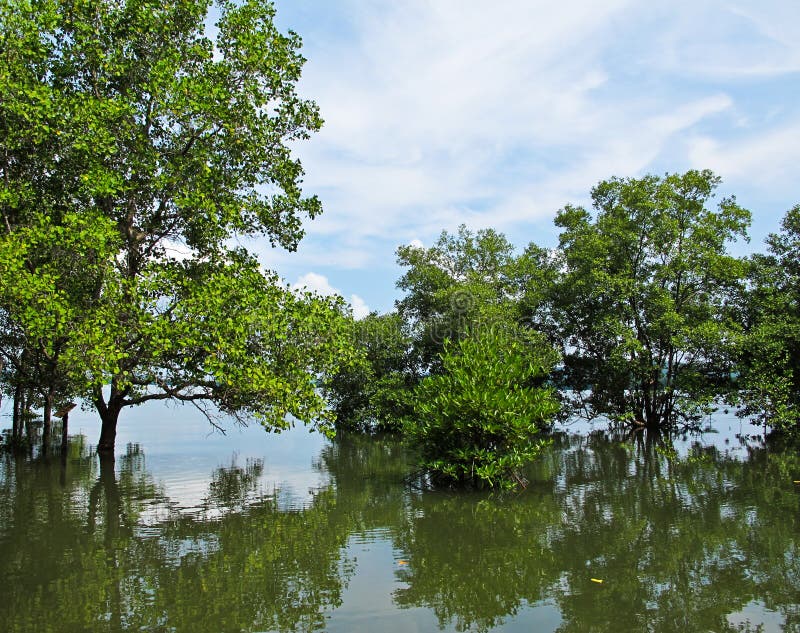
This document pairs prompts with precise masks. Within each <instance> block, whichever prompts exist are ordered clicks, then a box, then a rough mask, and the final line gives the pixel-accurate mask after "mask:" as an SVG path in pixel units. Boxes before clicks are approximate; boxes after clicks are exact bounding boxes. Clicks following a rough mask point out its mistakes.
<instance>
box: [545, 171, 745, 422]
mask: <svg viewBox="0 0 800 633" xmlns="http://www.w3.org/2000/svg"><path fill="white" fill-rule="evenodd" d="M718 185H719V179H718V178H717V177H715V176H714V175H713V174H712V173H711V172H709V171H702V172H698V171H689V172H687V173H685V174H682V175H679V174H667V175H666V176H664V177H663V178H659V177H656V176H646V177H644V178H641V179H617V178H613V179H611V180H607V181H603V182H601V183H599V184H598V185H597V186H596V187H595V188H594V189H593V190H592V200H593V203H594V207H595V209H596V215H595V216H594V217H593V216H592V215H591V214H590V213H589V212H588V211H586V210H584V209H582V208H576V207H571V206H568V207H566V208H564V209H562V210H561V211H560V212H559V214H558V216H557V218H556V224H557V225H558V226H559V227H561V229H562V233H561V235H560V238H559V242H560V257H561V258H562V260H561V262H560V267H561V270H562V271H563V274H562V275H561V277H560V280H559V283H558V284H556V286H555V288H554V292H553V296H552V310H553V318H554V319H555V322H556V323H557V324H558V328H559V333H560V338H561V341H562V344H563V346H564V351H565V358H566V366H565V369H566V384H567V385H568V386H569V387H570V388H572V389H573V390H574V391H573V394H574V395H575V396H577V398H578V399H579V400H581V402H580V403H579V404H580V405H581V406H583V407H585V409H586V410H588V412H589V415H591V416H594V415H598V414H604V415H607V416H610V417H612V418H615V419H630V418H634V419H636V420H640V421H642V422H643V423H645V424H648V425H651V426H661V425H669V424H673V423H675V422H676V420H677V419H679V418H684V419H694V418H696V416H698V415H700V414H702V413H704V412H706V411H707V410H708V407H709V406H710V405H711V404H712V402H713V400H714V398H715V396H716V395H717V394H718V393H719V392H720V389H721V388H722V385H723V384H724V383H725V381H726V380H727V378H728V377H729V375H730V371H731V366H730V363H729V362H728V360H729V357H730V355H729V353H728V348H729V346H730V344H731V341H732V340H733V337H734V336H735V335H736V333H737V326H736V323H735V322H734V320H733V319H732V315H731V313H730V311H729V310H728V309H727V302H728V300H729V298H730V297H731V296H732V294H733V292H734V290H736V289H737V286H738V285H739V284H740V283H741V280H742V278H743V276H744V272H745V266H744V262H742V261H741V260H738V259H736V258H734V257H732V256H730V255H729V254H728V253H727V250H726V248H727V243H728V242H729V241H731V240H734V239H736V238H737V237H746V229H747V226H748V224H749V219H750V214H749V212H747V211H746V210H744V209H742V208H741V207H739V206H738V205H737V204H736V203H735V200H734V199H733V198H724V199H722V200H721V201H720V203H719V205H718V206H717V208H716V209H710V208H708V206H707V204H708V202H709V200H710V199H711V197H712V195H713V193H714V190H715V189H716V187H717V186H718ZM587 393H589V397H588V399H585V400H584V399H583V396H584V395H586V394H587Z"/></svg>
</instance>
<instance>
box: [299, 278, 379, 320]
mask: <svg viewBox="0 0 800 633" xmlns="http://www.w3.org/2000/svg"><path fill="white" fill-rule="evenodd" d="M292 289H293V290H295V291H303V290H308V291H311V292H316V293H317V294H320V295H322V296H324V297H332V296H338V297H341V296H343V295H342V293H341V292H340V291H339V290H338V289H337V288H334V287H333V286H332V285H331V283H330V281H328V278H327V277H326V276H325V275H320V274H319V273H315V272H309V273H306V274H305V275H302V276H301V277H300V278H299V279H298V280H297V281H296V282H294V284H292ZM348 303H349V304H350V308H351V309H352V310H353V316H354V317H355V318H356V319H363V318H364V317H365V316H367V315H368V314H369V313H370V309H369V306H368V305H367V304H366V302H365V301H364V300H363V299H362V298H361V297H359V296H358V295H357V294H351V295H350V299H349V301H348Z"/></svg>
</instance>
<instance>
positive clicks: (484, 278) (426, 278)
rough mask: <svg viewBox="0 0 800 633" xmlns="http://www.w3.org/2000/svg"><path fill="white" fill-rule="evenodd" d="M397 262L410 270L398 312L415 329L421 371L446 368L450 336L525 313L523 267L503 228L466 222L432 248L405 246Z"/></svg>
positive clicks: (404, 277) (400, 282)
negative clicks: (444, 359)
mask: <svg viewBox="0 0 800 633" xmlns="http://www.w3.org/2000/svg"><path fill="white" fill-rule="evenodd" d="M397 261H398V263H399V264H400V265H401V266H403V267H404V268H405V269H406V270H405V272H404V273H403V275H402V277H400V279H399V280H398V282H397V287H398V288H399V289H400V290H403V291H404V292H405V293H406V294H405V296H404V297H403V298H402V299H401V300H400V301H398V302H397V311H398V314H399V315H400V316H401V318H402V319H403V320H404V322H405V323H407V324H408V325H409V327H410V328H411V332H412V336H413V339H414V350H415V353H416V361H417V365H418V371H419V372H420V374H421V375H424V374H426V373H427V372H429V371H433V372H438V371H440V370H441V354H442V352H443V350H444V343H445V341H447V340H458V339H460V338H462V337H463V336H464V335H465V334H466V332H467V330H468V329H469V328H470V327H471V326H472V325H474V324H476V323H484V324H485V323H491V322H493V321H499V322H502V323H504V324H505V323H509V322H512V321H518V320H520V319H521V318H522V313H521V312H520V311H519V306H518V298H519V296H520V295H521V290H522V288H523V287H524V286H525V284H520V280H524V279H525V277H524V276H520V274H519V273H520V271H521V270H523V268H522V267H521V266H520V263H519V261H520V258H518V257H516V256H515V255H514V247H513V245H512V244H511V243H510V242H509V241H508V239H507V238H506V237H505V235H503V234H502V233H498V232H497V231H494V230H493V229H482V230H479V231H477V232H473V231H470V230H469V229H468V228H467V227H466V226H464V225H462V226H460V227H459V229H458V231H457V233H455V234H451V233H448V232H447V231H443V232H442V234H441V235H440V236H439V239H438V240H437V241H436V242H435V243H434V244H433V245H432V246H430V247H428V248H420V247H417V246H401V247H400V248H398V250H397Z"/></svg>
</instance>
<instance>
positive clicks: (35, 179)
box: [0, 0, 352, 450]
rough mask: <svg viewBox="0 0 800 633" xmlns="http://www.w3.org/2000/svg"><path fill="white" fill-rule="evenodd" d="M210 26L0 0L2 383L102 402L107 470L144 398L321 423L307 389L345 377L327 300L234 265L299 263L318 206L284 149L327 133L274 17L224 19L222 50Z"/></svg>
mask: <svg viewBox="0 0 800 633" xmlns="http://www.w3.org/2000/svg"><path fill="white" fill-rule="evenodd" d="M211 10H212V3H211V2H208V1H201V2H197V1H195V0H177V1H175V2H170V3H166V4H165V3H163V2H155V1H153V0H124V1H122V2H116V1H111V0H99V1H97V2H94V1H93V2H86V1H84V0H78V1H72V0H21V1H16V0H14V1H13V2H12V1H9V0H0V33H2V35H0V38H2V40H1V42H0V51H2V53H1V54H2V57H3V64H2V65H0V90H2V94H3V99H2V101H0V137H1V138H0V141H1V142H2V150H3V157H2V159H0V216H1V217H0V219H1V220H2V223H0V230H2V232H3V233H2V236H1V237H0V242H2V243H0V282H2V283H0V287H2V289H3V290H2V295H3V296H2V297H0V302H2V303H1V304H0V320H2V323H3V326H4V335H3V337H2V341H0V345H1V346H2V353H3V356H4V358H5V359H6V360H7V361H10V362H7V366H9V367H15V368H16V374H15V375H10V374H9V372H7V375H8V377H7V380H8V381H9V385H11V383H14V384H20V380H21V378H20V376H22V377H23V378H24V379H25V380H26V381H27V383H26V384H34V385H36V386H37V388H42V387H43V386H44V385H46V386H47V390H48V392H49V393H51V395H52V391H53V390H54V389H55V390H56V391H58V393H59V394H61V396H66V395H68V394H71V393H73V392H76V393H78V394H79V395H81V396H83V397H85V398H87V399H88V400H90V401H91V402H92V403H93V404H94V405H95V406H96V408H97V409H98V411H99V413H100V415H101V417H102V418H103V421H104V427H103V435H102V436H101V442H100V445H101V449H103V450H111V449H112V448H113V443H114V431H115V428H116V421H117V416H118V415H119V412H120V410H121V409H122V408H124V407H125V406H130V405H136V404H140V403H142V402H145V401H147V400H152V399H164V398H176V399H179V400H183V401H191V402H195V403H198V404H199V403H202V402H209V403H213V404H214V405H216V406H217V407H218V408H220V409H221V410H222V411H224V412H234V413H237V414H241V415H242V416H245V417H250V416H255V417H256V418H258V419H260V420H261V421H262V422H263V423H264V424H266V425H267V426H269V427H277V428H283V427H285V426H286V424H287V422H286V414H287V413H292V414H293V415H295V416H296V417H298V418H300V419H302V420H305V421H313V420H319V421H326V418H329V417H330V416H329V414H328V413H327V412H326V409H325V407H324V403H323V400H322V398H321V397H320V395H319V394H318V392H317V389H316V386H315V385H316V380H317V378H318V376H319V375H321V374H325V373H327V372H329V371H334V370H335V369H336V367H338V366H339V364H340V363H342V362H348V360H349V359H350V357H351V356H352V345H351V343H350V341H349V339H348V337H347V332H346V328H345V325H344V323H343V320H342V318H341V316H340V307H341V306H340V305H339V303H338V302H337V301H329V300H324V299H321V298H319V297H314V296H311V295H304V296H295V295H294V294H293V293H291V292H290V291H289V290H288V289H287V288H285V287H283V286H282V285H281V283H280V282H279V280H278V279H277V278H276V277H275V276H274V275H273V274H272V273H264V272H262V271H261V270H260V268H259V266H258V264H257V262H256V261H255V260H254V259H253V258H252V257H250V256H249V255H248V254H247V253H244V252H242V251H239V250H235V249H232V248H231V247H230V244H232V243H233V240H234V239H235V238H240V237H250V236H265V237H266V238H268V239H269V241H270V242H271V243H272V244H273V245H274V246H280V247H283V248H286V249H289V250H294V249H295V248H296V247H297V244H298V241H299V240H300V239H301V237H302V235H303V229H302V221H303V219H304V218H306V217H307V218H313V217H315V216H316V215H317V214H318V213H319V212H320V211H321V207H320V203H319V200H318V199H317V198H316V197H313V196H312V197H304V196H303V194H302V190H301V183H302V177H303V169H302V166H301V165H300V162H299V161H298V160H297V159H295V158H293V157H292V154H291V151H290V147H291V146H292V144H293V143H295V142H296V141H298V140H301V139H304V138H307V137H308V136H309V135H310V134H311V133H312V132H314V131H316V130H317V129H319V127H320V126H321V124H322V120H321V118H320V116H319V112H318V109H317V106H316V104H314V103H313V102H311V101H307V100H304V99H302V98H300V97H299V96H298V95H297V93H296V91H295V85H296V83H297V81H298V79H299V77H300V71H301V68H302V66H303V62H304V59H303V57H302V56H301V55H300V54H299V52H298V49H299V47H300V39H299V37H298V36H297V35H296V34H294V33H292V32H289V33H287V34H283V33H281V32H279V31H278V29H277V28H276V27H275V25H274V16H275V10H274V8H273V6H272V5H271V4H270V3H269V2H267V1H266V0H245V1H243V2H230V1H227V0H220V1H219V2H217V3H215V4H214V5H213V13H214V14H215V15H217V16H218V18H219V19H218V22H217V24H216V27H217V28H216V40H215V41H213V42H212V41H211V40H210V39H209V38H208V37H207V36H206V32H207V30H208V29H207V23H208V17H209V15H210V11H211ZM176 249H177V250H179V251H181V256H180V257H176V256H174V254H173V253H174V252H175V250H176ZM42 359H44V360H45V361H47V362H46V363H45V362H44V361H43V360H42ZM44 365H46V367H45V369H46V370H47V371H46V372H44V370H43V369H42V367H43V366H44Z"/></svg>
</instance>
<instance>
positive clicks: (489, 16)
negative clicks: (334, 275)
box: [267, 0, 800, 305]
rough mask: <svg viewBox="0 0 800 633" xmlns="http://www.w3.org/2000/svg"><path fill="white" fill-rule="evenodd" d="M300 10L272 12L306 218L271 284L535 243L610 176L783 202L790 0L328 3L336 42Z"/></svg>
mask: <svg viewBox="0 0 800 633" xmlns="http://www.w3.org/2000/svg"><path fill="white" fill-rule="evenodd" d="M319 6H320V5H318V4H317V3H315V2H312V1H311V0H292V1H291V2H289V0H279V1H278V14H279V15H281V14H282V13H283V12H287V13H288V14H289V15H299V16H301V17H303V19H306V20H310V23H309V24H308V29H305V28H304V24H303V23H302V21H301V23H294V24H292V27H293V28H295V29H296V30H298V31H299V32H300V34H301V35H304V36H305V48H304V53H305V54H306V56H307V57H308V59H309V61H308V63H307V65H306V68H305V71H304V79H303V82H302V92H303V93H304V94H306V95H308V96H309V97H311V98H313V99H314V100H316V101H317V102H318V103H319V105H320V108H321V111H322V114H323V117H324V118H325V120H326V124H325V127H324V128H323V130H322V131H321V132H320V133H319V134H317V135H315V136H314V137H313V139H312V140H311V141H308V142H304V143H301V144H298V146H297V151H298V154H299V155H300V157H301V159H302V161H303V164H304V166H305V168H306V171H307V177H306V188H307V190H308V191H312V192H314V193H317V194H319V195H320V197H321V198H322V201H323V203H324V206H325V213H324V214H323V215H322V216H321V217H320V218H318V219H316V220H314V222H312V223H310V224H309V226H308V238H307V240H306V241H305V242H304V243H303V244H302V245H301V250H300V253H299V254H298V255H296V256H286V257H284V256H283V255H282V254H277V253H273V254H271V255H267V259H268V260H269V263H271V262H273V261H274V262H276V263H275V266H276V267H277V268H278V269H279V270H280V266H281V265H283V264H285V263H286V262H288V261H289V260H291V259H292V258H294V260H292V261H302V263H303V268H300V270H308V269H314V270H318V271H321V272H323V273H326V274H328V271H334V270H346V269H349V270H363V271H366V272H369V273H370V274H372V273H373V272H374V271H375V270H377V269H381V270H384V271H386V274H389V271H392V272H396V270H394V269H392V267H391V261H392V257H391V253H393V251H394V248H395V247H396V246H397V245H398V244H404V243H406V244H407V243H411V242H412V240H417V239H418V240H421V241H426V242H429V241H430V240H431V239H434V238H435V236H436V235H438V233H439V232H440V231H441V230H442V229H443V228H445V229H448V230H452V229H454V228H455V227H457V226H458V225H459V224H460V223H462V222H464V223H466V224H468V225H469V226H471V227H472V228H477V227H485V226H492V227H495V228H498V229H500V230H503V231H505V232H506V233H507V234H508V235H509V236H510V237H511V238H512V240H514V241H515V242H517V243H524V242H525V241H528V240H531V239H534V240H535V239H537V237H538V236H537V235H536V234H534V233H533V231H534V228H532V227H541V226H543V225H544V224H545V223H547V222H549V220H550V218H552V217H553V216H554V214H555V213H556V211H557V210H558V209H559V208H560V207H562V206H563V205H564V204H565V203H567V202H575V203H585V201H586V199H587V197H588V194H589V191H590V189H591V187H592V186H593V185H595V184H596V183H597V182H598V181H599V180H601V179H604V178H607V177H610V176H612V175H617V176H637V175H641V174H643V173H646V172H653V171H656V172H663V171H667V170H668V171H680V170H683V169H687V168H689V167H693V166H697V167H711V168H713V169H715V170H719V171H720V174H721V175H722V176H723V178H725V180H726V185H731V186H732V190H733V191H736V187H738V186H740V185H741V184H742V179H744V178H747V179H749V180H750V181H752V182H755V183H767V182H769V185H767V184H764V185H763V186H764V187H767V186H769V187H770V188H771V189H772V190H774V189H775V187H776V186H777V187H778V188H780V189H781V190H785V191H787V192H788V191H789V189H790V188H791V187H795V186H796V185H795V183H796V182H797V168H795V167H793V166H792V164H789V163H786V162H783V161H784V159H787V160H793V161H794V163H793V165H796V164H798V161H797V160H796V153H795V152H794V151H793V149H792V147H793V145H799V144H797V143H792V140H793V138H797V136H796V134H797V132H796V130H797V129H800V106H798V105H797V104H798V102H797V99H796V95H797V92H796V90H795V91H794V93H792V91H791V90H789V89H786V88H784V89H781V82H784V83H786V85H787V86H788V85H790V83H791V85H795V83H796V81H797V78H796V74H791V75H790V74H789V73H796V72H797V71H798V70H800V3H798V2H786V0H763V1H762V2H759V3H758V4H755V3H752V2H749V1H745V0H700V1H699V2H698V1H697V0H653V1H652V2H646V3H642V2H634V1H633V0H564V1H563V2H561V3H557V4H553V3H552V2H545V1H544V0H497V2H493V3H486V2H482V1H480V2H479V1H478V0H437V1H436V2H431V1H430V0H406V1H404V2H401V3H397V2H389V1H388V0H372V1H370V2H363V1H362V0H342V2H341V3H336V4H335V5H333V4H331V5H326V7H327V8H326V9H325V11H327V12H328V13H329V14H330V13H335V16H336V20H335V21H334V22H335V24H336V28H333V27H329V26H327V24H328V23H330V22H331V21H330V20H328V21H327V22H325V23H323V22H321V21H320V22H314V21H313V18H312V17H311V16H313V15H315V14H317V13H319V11H320V9H319ZM328 17H330V16H328ZM341 33H346V35H341ZM781 90H783V91H782V92H781ZM770 91H772V92H770ZM792 94H793V95H794V96H792ZM790 133H792V134H794V136H790V135H789V134H790ZM756 157H759V158H758V159H756ZM781 165H782V166H781ZM729 177H730V178H733V180H731V181H730V182H729V181H728V178H729ZM737 178H738V179H739V180H736V179H737ZM776 183H777V184H776ZM759 186H760V185H759ZM295 270H297V268H295ZM351 278H352V277H351ZM393 281H394V279H388V278H387V279H386V280H385V281H384V282H383V286H384V287H386V286H391V284H392V282H393ZM376 283H377V282H376ZM352 290H355V291H358V292H359V293H360V294H361V296H363V297H366V298H367V299H368V300H370V302H371V303H373V305H374V304H375V300H374V299H373V298H372V295H371V294H368V292H369V291H368V290H367V289H365V288H364V287H361V286H360V287H358V288H352Z"/></svg>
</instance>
